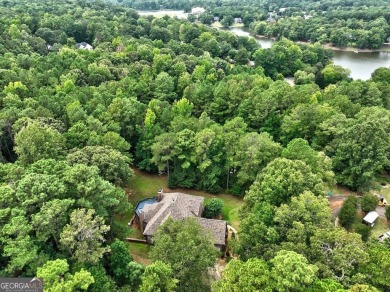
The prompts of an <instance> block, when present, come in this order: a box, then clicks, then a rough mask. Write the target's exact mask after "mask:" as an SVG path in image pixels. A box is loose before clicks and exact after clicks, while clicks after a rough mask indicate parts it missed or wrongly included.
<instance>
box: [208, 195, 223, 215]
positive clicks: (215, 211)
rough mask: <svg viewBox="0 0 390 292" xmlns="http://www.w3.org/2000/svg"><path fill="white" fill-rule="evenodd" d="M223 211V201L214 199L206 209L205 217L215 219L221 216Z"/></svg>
mask: <svg viewBox="0 0 390 292" xmlns="http://www.w3.org/2000/svg"><path fill="white" fill-rule="evenodd" d="M222 209H223V201H222V200H221V199H218V198H212V199H211V200H210V202H208V203H207V204H206V206H205V207H204V216H205V217H206V218H213V217H217V216H219V215H221V213H222Z"/></svg>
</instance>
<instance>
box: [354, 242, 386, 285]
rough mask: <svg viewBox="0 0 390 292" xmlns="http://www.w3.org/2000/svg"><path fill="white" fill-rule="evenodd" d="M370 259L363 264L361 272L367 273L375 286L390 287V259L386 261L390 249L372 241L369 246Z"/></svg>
mask: <svg viewBox="0 0 390 292" xmlns="http://www.w3.org/2000/svg"><path fill="white" fill-rule="evenodd" d="M367 253H368V255H369V257H370V260H369V261H368V262H367V263H366V264H365V265H363V266H362V268H361V272H363V273H364V274H365V275H367V277H368V280H369V282H370V283H371V284H373V285H374V286H375V287H377V288H380V289H382V290H387V289H389V286H390V284H389V281H388V280H389V273H387V270H388V269H389V268H390V267H389V264H390V263H389V261H386V258H387V257H388V255H389V253H390V251H389V249H388V248H386V246H384V245H383V244H380V243H379V244H378V243H372V244H370V245H369V247H368V248H367Z"/></svg>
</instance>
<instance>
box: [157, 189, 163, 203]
mask: <svg viewBox="0 0 390 292" xmlns="http://www.w3.org/2000/svg"><path fill="white" fill-rule="evenodd" d="M163 196H164V191H163V189H160V190H159V191H158V192H157V202H160V201H161V200H162V198H163Z"/></svg>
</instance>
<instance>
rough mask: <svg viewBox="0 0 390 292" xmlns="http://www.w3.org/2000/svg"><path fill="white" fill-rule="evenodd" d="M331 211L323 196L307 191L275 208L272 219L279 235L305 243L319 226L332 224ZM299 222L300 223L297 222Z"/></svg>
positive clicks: (295, 241) (325, 226)
mask: <svg viewBox="0 0 390 292" xmlns="http://www.w3.org/2000/svg"><path fill="white" fill-rule="evenodd" d="M331 217H332V211H331V209H330V206H329V202H328V200H327V199H326V198H325V197H316V196H315V195H314V194H312V193H311V192H309V191H306V192H304V193H302V194H300V195H299V196H297V197H293V198H291V202H290V203H289V204H288V205H287V204H283V205H281V206H280V207H279V208H277V209H276V212H275V217H274V221H275V223H276V224H277V228H278V230H279V234H280V236H285V238H286V239H287V240H288V241H292V242H294V243H295V244H297V245H298V243H303V244H306V243H308V242H309V239H310V237H311V236H313V234H314V232H315V230H317V229H319V228H330V227H331V226H332V220H331ZM298 223H300V224H298Z"/></svg>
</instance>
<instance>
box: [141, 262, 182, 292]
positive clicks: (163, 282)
mask: <svg viewBox="0 0 390 292" xmlns="http://www.w3.org/2000/svg"><path fill="white" fill-rule="evenodd" d="M173 276H174V275H173V272H172V268H171V267H170V266H169V265H167V264H164V263H163V262H160V261H156V262H155V263H153V264H151V265H149V266H147V267H146V268H145V272H144V273H143V274H142V277H141V280H142V284H141V286H140V287H139V291H141V292H173V291H175V289H176V285H177V282H178V281H177V280H176V279H175V278H173Z"/></svg>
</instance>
